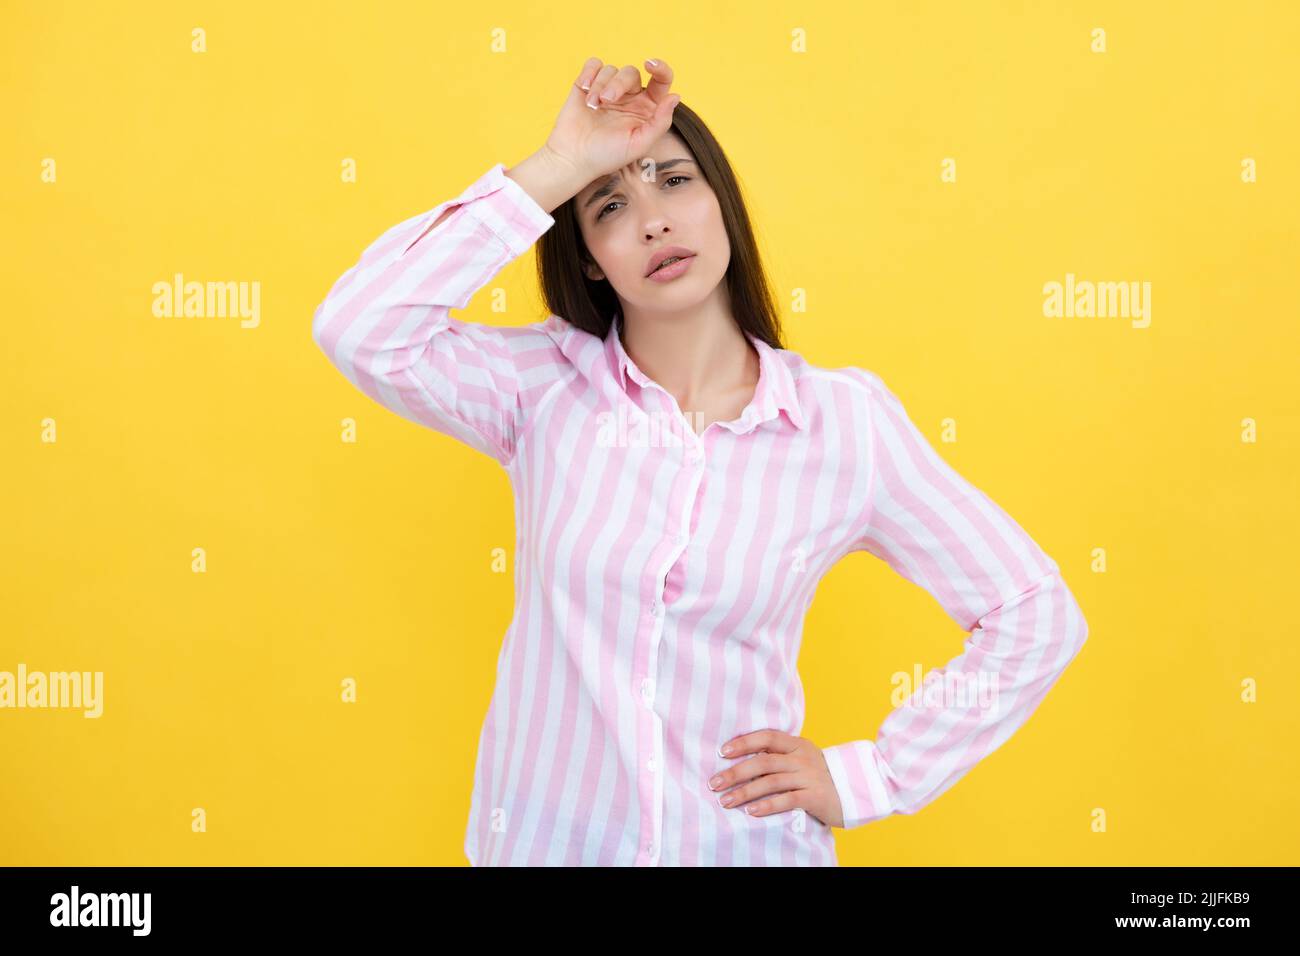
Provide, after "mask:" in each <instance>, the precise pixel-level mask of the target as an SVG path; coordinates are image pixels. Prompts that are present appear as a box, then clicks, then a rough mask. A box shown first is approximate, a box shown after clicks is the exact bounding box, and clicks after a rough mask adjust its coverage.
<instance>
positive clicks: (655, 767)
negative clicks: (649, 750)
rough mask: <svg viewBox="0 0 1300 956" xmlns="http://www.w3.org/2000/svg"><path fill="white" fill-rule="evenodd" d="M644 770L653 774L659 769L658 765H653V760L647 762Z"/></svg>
mask: <svg viewBox="0 0 1300 956" xmlns="http://www.w3.org/2000/svg"><path fill="white" fill-rule="evenodd" d="M645 768H646V769H647V770H649V771H650V772H651V773H654V772H655V771H656V770H658V769H659V764H657V763H655V762H654V760H653V759H651V760H647V761H646V765H645Z"/></svg>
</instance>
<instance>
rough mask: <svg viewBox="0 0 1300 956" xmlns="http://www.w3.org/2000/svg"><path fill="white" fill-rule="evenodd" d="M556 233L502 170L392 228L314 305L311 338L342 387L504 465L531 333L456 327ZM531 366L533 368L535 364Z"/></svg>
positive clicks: (540, 343)
mask: <svg viewBox="0 0 1300 956" xmlns="http://www.w3.org/2000/svg"><path fill="white" fill-rule="evenodd" d="M553 223H554V220H553V219H552V218H551V216H550V214H549V213H548V212H546V210H544V209H542V208H541V206H540V205H538V203H537V202H536V201H535V200H534V199H533V198H532V197H531V196H530V195H529V194H528V193H527V192H525V191H524V190H523V189H522V188H521V187H520V186H519V184H518V183H517V182H515V181H514V180H513V179H511V178H510V177H509V176H507V175H505V167H504V166H503V165H502V164H501V163H497V164H496V165H495V166H493V167H492V168H491V169H489V170H488V171H487V172H485V173H484V174H483V175H482V176H480V177H479V178H478V180H476V181H475V182H474V183H472V184H471V185H470V186H469V187H468V188H467V189H465V190H464V192H462V193H461V194H460V195H459V196H457V197H455V198H454V199H450V200H447V201H446V202H442V203H439V204H438V205H437V206H435V207H434V208H433V209H432V210H429V211H428V212H425V213H422V214H420V215H418V216H415V217H414V218H411V219H408V220H406V221H404V222H401V223H398V224H397V225H396V226H393V227H392V228H391V229H389V230H388V231H387V232H385V233H384V234H383V235H381V236H380V237H379V238H378V239H376V240H375V241H374V242H373V243H371V244H370V245H369V246H368V247H367V248H366V249H365V250H364V251H363V252H362V253H361V256H360V259H359V260H358V262H357V263H356V264H355V265H353V266H352V267H351V268H349V269H348V270H347V272H345V273H344V274H343V275H342V276H341V277H340V278H339V279H338V281H337V282H335V283H334V286H333V288H331V289H330V291H329V293H328V294H327V295H326V297H325V300H324V301H323V302H321V304H320V305H319V306H318V307H317V309H316V313H315V315H314V317H313V319H312V338H313V339H314V340H315V341H316V344H317V345H319V346H320V348H321V350H322V351H324V353H325V354H326V355H327V356H328V357H329V359H330V361H331V362H333V363H334V365H335V366H337V367H338V369H339V371H341V372H342V373H343V374H344V375H345V376H346V377H347V378H348V380H349V381H351V382H352V383H353V384H354V385H356V386H357V387H358V388H359V389H360V390H361V391H363V392H364V393H365V394H367V395H369V396H370V397H371V398H373V399H374V400H376V401H377V402H379V403H380V404H382V405H384V406H385V407H387V408H389V409H391V410H392V411H394V412H396V413H398V414H399V415H401V416H403V417H404V418H407V419H410V420H411V421H414V422H417V423H419V424H422V425H425V426H427V427H429V428H432V429H434V430H436V431H439V432H443V433H444V434H447V435H450V436H451V437H453V438H456V439H458V440H460V441H462V442H464V443H465V444H467V445H470V446H471V447H473V448H476V449H478V450H479V451H482V452H485V453H486V454H489V455H491V456H492V457H493V458H495V459H496V460H497V461H499V462H501V463H502V464H503V465H505V464H508V463H509V461H510V459H511V457H512V456H513V453H514V442H515V437H516V435H517V433H518V429H519V425H520V408H521V402H520V393H521V391H522V389H523V386H524V382H523V379H524V372H523V369H525V368H528V367H530V362H529V353H533V354H534V355H535V356H537V357H539V361H542V360H541V359H540V356H541V355H542V354H543V353H544V350H545V347H546V337H545V335H544V334H543V333H541V332H539V331H538V330H537V329H536V328H535V327H534V328H506V327H500V328H498V327H494V326H489V325H483V324H479V323H472V322H464V321H461V320H459V319H453V318H452V317H451V315H450V310H451V309H452V308H457V309H461V308H464V307H465V305H466V304H467V303H468V302H469V300H470V298H471V297H472V296H473V295H474V293H475V292H477V291H478V290H479V289H480V288H482V287H483V286H484V285H486V284H487V283H488V282H489V281H491V279H492V278H493V277H494V276H495V275H496V274H497V273H498V272H500V271H501V269H502V268H504V267H505V266H506V264H507V263H509V262H511V261H512V260H514V259H516V258H518V257H519V256H521V255H523V253H524V252H526V251H527V250H528V249H529V248H530V247H531V246H532V245H533V243H534V242H535V241H536V240H537V238H538V237H539V236H540V235H541V234H542V233H544V232H545V231H546V230H547V229H548V228H550V226H551V225H552V224H553ZM533 364H536V363H533Z"/></svg>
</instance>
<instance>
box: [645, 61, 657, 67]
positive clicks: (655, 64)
mask: <svg viewBox="0 0 1300 956" xmlns="http://www.w3.org/2000/svg"><path fill="white" fill-rule="evenodd" d="M646 62H647V63H649V64H650V65H651V66H658V65H659V61H658V60H646Z"/></svg>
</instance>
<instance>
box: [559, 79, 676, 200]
mask: <svg viewBox="0 0 1300 956" xmlns="http://www.w3.org/2000/svg"><path fill="white" fill-rule="evenodd" d="M646 70H647V72H649V74H650V83H649V85H648V86H646V87H644V88H642V86H641V72H640V71H639V70H638V69H637V68H636V67H634V66H625V67H623V68H622V69H621V70H619V69H616V68H615V67H613V66H607V65H605V64H603V63H602V62H601V61H600V60H599V59H597V58H596V57H592V58H591V59H589V60H588V61H587V62H586V63H585V64H583V67H582V71H581V72H580V73H579V74H578V78H577V79H576V80H575V81H574V82H573V84H572V86H571V87H570V88H569V96H568V99H566V100H565V101H564V107H563V108H562V109H561V110H560V115H559V118H558V119H556V121H555V128H554V129H552V130H551V135H550V136H548V137H547V139H546V146H545V149H547V150H548V151H549V152H550V153H552V154H553V155H554V156H555V157H557V158H558V159H560V160H561V161H563V162H564V163H565V164H566V165H568V166H570V167H572V168H573V169H574V170H577V171H579V173H580V175H579V178H585V181H586V182H590V181H591V180H593V179H595V178H596V177H598V176H604V175H606V174H607V173H612V172H614V171H615V170H617V169H621V168H622V167H624V166H626V165H628V164H629V163H632V162H634V161H636V160H638V159H640V158H641V157H643V156H645V155H647V154H648V153H649V151H650V146H651V145H652V144H653V143H654V142H655V141H656V140H658V139H659V137H660V136H662V135H663V134H664V133H666V132H667V131H668V128H669V126H670V125H671V124H672V117H673V108H674V107H676V106H677V104H678V103H680V102H681V99H682V98H681V97H680V96H678V95H677V94H676V93H669V92H668V88H669V87H670V86H671V85H672V81H673V71H672V69H671V68H670V67H669V66H668V64H667V63H665V62H664V61H663V60H657V61H654V62H652V61H650V60H647V61H646ZM589 102H591V103H595V104H596V106H595V108H593V107H591V106H589V105H588V103H589Z"/></svg>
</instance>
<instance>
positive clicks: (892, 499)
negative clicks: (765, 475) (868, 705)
mask: <svg viewBox="0 0 1300 956" xmlns="http://www.w3.org/2000/svg"><path fill="white" fill-rule="evenodd" d="M856 371H858V372H860V373H862V374H863V377H864V379H865V381H866V384H867V385H868V391H869V399H868V403H869V413H868V415H867V437H866V443H867V446H868V449H869V457H870V462H871V464H870V468H871V477H870V491H869V508H868V509H867V514H866V515H864V516H863V520H862V525H861V527H860V531H861V535H860V538H859V539H858V541H857V546H856V547H855V550H862V551H867V552H869V553H871V554H874V555H876V556H877V557H878V558H880V559H882V560H883V561H885V562H887V563H888V564H889V566H890V567H891V568H893V569H894V571H896V572H897V573H899V574H900V575H902V576H903V577H905V578H906V579H907V580H909V581H911V582H912V583H914V584H916V585H919V586H920V587H922V588H924V589H925V590H926V591H927V592H929V593H930V594H931V595H932V596H933V597H934V598H935V600H936V601H938V603H939V604H940V605H941V606H942V607H943V609H944V611H945V612H946V613H947V614H948V616H949V617H951V618H952V620H953V621H955V622H956V623H957V624H958V626H959V627H961V629H962V630H964V631H966V632H968V635H969V636H968V637H967V638H966V640H965V642H964V649H963V651H962V652H961V653H960V654H958V655H957V656H956V657H954V658H953V659H952V660H951V661H949V662H948V663H947V664H946V665H945V666H944V667H943V668H942V669H940V670H939V671H936V672H934V673H932V674H931V675H930V676H929V677H928V678H927V680H926V681H924V682H923V685H924V686H923V687H922V688H914V689H913V694H912V695H911V697H910V699H909V700H908V702H907V703H906V704H905V705H903V706H900V707H898V708H896V709H895V710H893V711H892V712H890V714H889V715H888V716H887V717H886V718H885V720H884V722H883V723H882V725H881V727H880V730H879V732H878V734H877V735H876V738H875V739H874V740H870V739H863V740H854V741H850V742H848V743H843V744H839V745H836V746H833V747H829V748H825V749H824V750H823V752H824V753H825V755H826V762H827V765H828V766H829V768H830V772H831V777H832V779H833V781H834V784H835V788H836V791H837V792H838V794H839V798H840V803H841V806H842V808H843V811H844V825H845V828H848V829H851V828H853V827H858V826H862V825H864V824H866V823H871V822H873V821H875V820H880V819H882V818H884V817H887V816H889V815H890V814H894V813H904V814H910V813H915V812H916V811H918V810H920V809H921V808H922V807H924V806H926V805H927V804H929V803H931V802H932V801H933V800H935V799H936V798H937V797H939V796H940V795H941V794H943V793H944V792H945V791H946V790H948V788H950V787H951V786H952V785H953V784H955V783H956V782H957V781H958V780H959V779H961V777H962V776H963V775H964V774H965V773H966V772H967V771H969V770H970V769H971V767H973V766H974V765H975V764H976V763H978V762H979V761H980V760H981V759H983V758H984V757H986V756H988V754H990V753H992V752H993V751H994V750H996V749H997V748H998V747H999V746H1001V745H1002V743H1003V742H1005V741H1006V740H1007V739H1008V738H1009V737H1010V736H1011V735H1012V734H1013V733H1015V731H1016V730H1017V729H1018V728H1019V727H1020V726H1021V725H1022V724H1023V723H1024V722H1025V721H1026V720H1027V719H1028V718H1029V716H1030V714H1032V713H1033V712H1034V710H1035V709H1036V708H1037V707H1038V705H1039V703H1041V702H1042V700H1043V698H1044V696H1045V695H1046V694H1047V692H1048V691H1049V690H1050V689H1051V688H1052V686H1053V684H1055V683H1056V681H1057V679H1058V678H1059V677H1060V676H1061V674H1062V672H1063V671H1064V670H1065V668H1066V666H1067V665H1068V664H1069V662H1070V661H1071V660H1072V659H1073V658H1074V657H1075V655H1076V654H1077V653H1078V652H1079V650H1080V648H1081V647H1082V646H1083V643H1084V641H1085V640H1086V638H1087V633H1088V628H1087V622H1086V621H1085V620H1084V617H1083V614H1082V612H1081V610H1080V608H1079V606H1078V603H1077V602H1076V601H1075V599H1074V596H1073V595H1072V594H1071V593H1070V590H1069V588H1067V587H1066V584H1065V581H1064V580H1063V579H1062V577H1061V573H1060V569H1059V567H1058V566H1057V564H1056V562H1055V561H1053V560H1052V559H1051V558H1050V557H1049V556H1048V555H1047V554H1045V553H1044V552H1043V550H1042V549H1041V548H1040V547H1039V546H1038V545H1037V544H1036V543H1035V542H1034V541H1033V539H1032V538H1030V536H1029V535H1028V534H1027V533H1026V532H1025V531H1024V529H1022V528H1021V527H1020V526H1019V525H1018V524H1017V523H1016V522H1015V521H1014V520H1013V519H1012V518H1011V517H1010V516H1009V515H1008V514H1006V513H1005V512H1004V511H1003V510H1002V509H1001V508H999V507H998V506H997V505H996V504H994V503H993V502H992V501H991V500H990V499H989V498H988V497H987V496H986V495H984V494H983V493H982V492H981V491H979V490H978V489H977V488H975V487H974V486H972V485H971V484H970V483H969V482H967V481H966V480H965V479H963V478H962V477H961V476H960V475H958V474H957V473H956V472H955V471H954V470H953V469H952V468H951V467H950V466H949V465H948V464H947V463H946V462H945V461H944V460H943V459H942V458H941V457H940V456H939V455H938V453H937V452H936V451H935V450H934V448H933V447H932V446H931V445H930V444H929V442H928V441H927V440H926V439H925V437H924V436H923V435H922V434H921V432H920V431H919V430H918V429H917V427H916V426H915V425H914V424H913V423H912V421H911V420H910V419H909V418H908V416H907V413H906V411H905V410H904V408H903V405H902V403H901V402H900V401H899V399H898V397H897V396H896V395H894V393H893V392H891V391H890V390H889V389H888V388H887V387H886V386H885V384H884V383H883V382H882V381H881V379H880V378H879V376H877V375H875V374H874V373H872V372H870V371H867V370H865V369H857V370H856Z"/></svg>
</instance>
